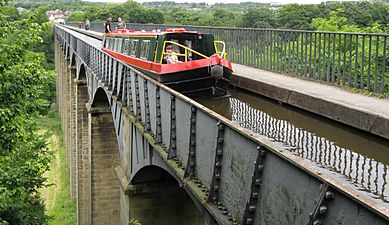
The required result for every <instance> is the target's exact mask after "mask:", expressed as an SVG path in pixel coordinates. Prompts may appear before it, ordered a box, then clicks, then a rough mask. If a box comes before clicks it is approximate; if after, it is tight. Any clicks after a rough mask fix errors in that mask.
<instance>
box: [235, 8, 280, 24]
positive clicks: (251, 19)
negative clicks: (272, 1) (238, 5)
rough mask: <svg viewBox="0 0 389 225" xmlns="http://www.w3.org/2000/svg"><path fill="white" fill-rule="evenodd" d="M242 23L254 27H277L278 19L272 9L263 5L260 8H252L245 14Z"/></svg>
mask: <svg viewBox="0 0 389 225" xmlns="http://www.w3.org/2000/svg"><path fill="white" fill-rule="evenodd" d="M241 25H242V26H243V27H254V28H277V27H278V19H277V16H276V14H275V13H274V12H273V11H272V10H271V9H269V8H266V7H261V8H259V9H250V10H249V11H247V12H246V13H245V14H243V18H242V24H241Z"/></svg>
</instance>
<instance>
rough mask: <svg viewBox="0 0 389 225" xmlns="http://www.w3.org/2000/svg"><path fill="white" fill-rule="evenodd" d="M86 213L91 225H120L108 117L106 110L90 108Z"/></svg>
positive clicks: (114, 150)
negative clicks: (87, 204) (88, 186)
mask: <svg viewBox="0 0 389 225" xmlns="http://www.w3.org/2000/svg"><path fill="white" fill-rule="evenodd" d="M89 112H90V113H89V123H90V144H89V145H90V152H89V155H90V168H91V170H90V172H91V173H90V182H91V184H90V196H91V198H90V203H89V204H90V209H91V224H92V225H117V224H119V223H120V215H119V212H120V183H119V179H118V177H117V174H116V171H115V167H117V166H119V165H120V162H119V148H118V144H117V139H116V134H115V128H114V123H113V119H112V114H111V112H110V110H109V109H108V107H107V108H91V109H90V111H89Z"/></svg>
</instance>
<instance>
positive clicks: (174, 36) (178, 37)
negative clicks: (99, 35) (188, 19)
mask: <svg viewBox="0 0 389 225" xmlns="http://www.w3.org/2000/svg"><path fill="white" fill-rule="evenodd" d="M168 45H171V46H172V47H173V48H174V51H173V53H170V54H171V55H176V56H177V58H178V60H179V61H180V62H188V61H192V60H198V59H204V58H209V57H210V56H212V55H214V54H219V55H220V56H221V57H223V58H224V59H225V57H226V53H225V45H224V42H221V41H214V37H213V35H212V34H202V33H198V32H190V31H186V30H185V29H183V28H179V29H167V30H166V31H165V32H140V31H133V30H117V31H116V32H115V33H109V34H107V35H106V36H105V39H104V45H103V46H104V48H106V49H109V50H111V51H114V52H117V53H121V54H123V55H128V56H130V57H135V58H139V59H143V60H147V61H150V62H154V63H161V64H166V63H168V62H166V60H164V56H166V55H167V54H169V53H166V47H167V46H168ZM218 47H219V49H222V51H219V50H218V49H217V48H218Z"/></svg>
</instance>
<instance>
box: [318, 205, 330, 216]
mask: <svg viewBox="0 0 389 225" xmlns="http://www.w3.org/2000/svg"><path fill="white" fill-rule="evenodd" d="M327 212H328V208H327V206H325V205H322V206H320V207H319V213H320V214H326V213H327Z"/></svg>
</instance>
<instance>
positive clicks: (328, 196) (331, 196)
mask: <svg viewBox="0 0 389 225" xmlns="http://www.w3.org/2000/svg"><path fill="white" fill-rule="evenodd" d="M325 197H326V199H329V200H331V199H334V198H335V194H334V193H333V192H331V191H327V192H326V195H325Z"/></svg>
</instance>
